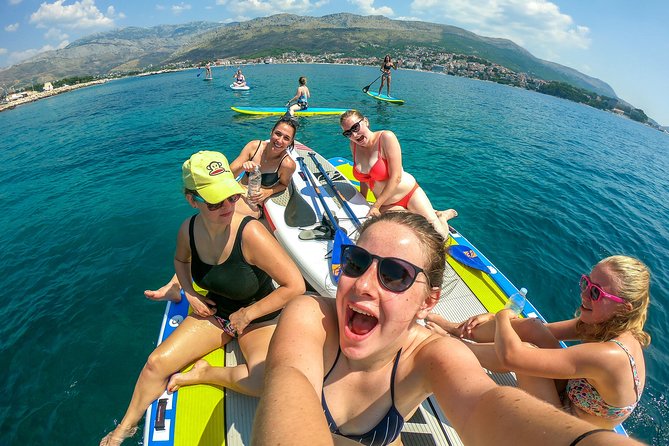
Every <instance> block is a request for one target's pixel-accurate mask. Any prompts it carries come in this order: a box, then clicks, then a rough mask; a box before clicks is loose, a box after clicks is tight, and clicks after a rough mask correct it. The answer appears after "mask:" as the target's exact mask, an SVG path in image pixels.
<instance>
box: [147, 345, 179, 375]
mask: <svg viewBox="0 0 669 446" xmlns="http://www.w3.org/2000/svg"><path fill="white" fill-rule="evenodd" d="M167 364H168V358H167V355H166V354H164V353H159V352H156V351H153V352H152V353H151V354H150V355H149V358H148V359H147V360H146V364H144V372H146V373H150V374H153V375H164V374H169V373H171V372H172V371H171V370H167Z"/></svg>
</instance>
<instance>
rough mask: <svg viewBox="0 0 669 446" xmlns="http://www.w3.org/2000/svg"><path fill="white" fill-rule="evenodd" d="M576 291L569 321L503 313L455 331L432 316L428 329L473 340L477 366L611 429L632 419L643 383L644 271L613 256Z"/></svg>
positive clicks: (646, 337) (472, 321)
mask: <svg viewBox="0 0 669 446" xmlns="http://www.w3.org/2000/svg"><path fill="white" fill-rule="evenodd" d="M580 288H581V299H580V307H579V308H578V310H577V317H576V318H574V319H570V320H565V321H560V322H552V323H547V324H544V323H543V322H541V321H540V320H539V319H536V318H524V319H521V318H515V314H514V313H513V312H512V311H510V310H502V311H500V312H498V313H497V314H496V315H494V314H491V313H486V314H482V315H478V316H474V317H471V318H469V319H468V320H466V321H465V322H463V323H461V324H457V323H452V322H449V321H447V320H445V319H444V318H443V317H442V316H440V315H437V314H430V315H428V317H427V321H428V322H427V327H428V328H430V329H432V330H433V331H437V332H442V333H443V334H446V333H450V334H451V335H453V336H456V337H461V338H465V339H470V340H473V341H476V342H474V343H471V342H466V343H465V344H466V345H467V346H469V347H470V348H471V350H472V351H473V352H474V353H475V354H476V356H477V357H478V358H479V360H480V362H481V365H482V366H483V367H485V368H487V369H489V370H494V371H508V370H511V371H513V372H515V373H516V377H517V379H518V386H519V387H520V388H522V389H524V390H526V391H527V392H529V393H531V394H533V395H534V396H536V397H539V398H541V399H543V400H545V401H548V402H549V403H552V404H553V405H555V406H556V407H558V408H563V409H564V410H566V411H567V412H569V413H571V414H573V415H576V416H577V417H579V418H583V419H584V420H586V421H588V422H590V423H592V424H595V425H597V426H600V427H603V428H607V429H612V428H614V427H615V426H617V425H619V424H620V423H622V422H623V421H624V420H625V419H626V418H627V417H629V415H630V414H631V413H632V411H633V410H634V408H635V407H636V405H637V404H638V402H639V398H641V393H642V391H643V387H644V383H645V381H646V366H645V361H644V357H643V348H645V347H647V346H648V345H649V344H650V335H648V333H646V332H645V331H644V330H643V328H644V323H645V321H646V316H647V312H648V306H649V304H650V272H649V271H648V268H647V267H646V265H644V264H643V263H642V262H641V261H639V260H637V259H635V258H632V257H628V256H622V255H616V256H611V257H607V258H605V259H603V260H601V261H600V262H599V263H597V265H595V267H594V268H593V269H592V271H591V272H590V274H589V275H585V274H584V275H583V276H581V281H580ZM574 340H578V341H582V342H581V343H580V344H576V345H572V346H569V347H567V348H560V347H561V346H560V343H559V341H574ZM493 341H494V343H493V344H491V342H493Z"/></svg>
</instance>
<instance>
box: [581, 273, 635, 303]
mask: <svg viewBox="0 0 669 446" xmlns="http://www.w3.org/2000/svg"><path fill="white" fill-rule="evenodd" d="M579 285H580V286H581V291H586V292H587V293H588V296H589V297H590V300H593V301H597V300H599V298H600V297H606V298H607V299H611V300H612V301H614V302H620V303H624V302H626V300H625V299H622V298H620V297H618V296H614V295H613V294H609V293H607V292H606V291H604V290H603V289H602V287H600V286H599V285H595V284H594V283H592V282H590V278H589V277H588V276H586V275H585V274H583V275H582V276H581V281H580V282H579Z"/></svg>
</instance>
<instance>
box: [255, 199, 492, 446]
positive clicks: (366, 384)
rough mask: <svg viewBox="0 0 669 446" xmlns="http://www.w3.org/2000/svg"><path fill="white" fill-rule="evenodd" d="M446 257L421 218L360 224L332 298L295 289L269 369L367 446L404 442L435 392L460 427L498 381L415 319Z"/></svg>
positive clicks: (431, 300) (437, 284) (425, 308)
mask: <svg viewBox="0 0 669 446" xmlns="http://www.w3.org/2000/svg"><path fill="white" fill-rule="evenodd" d="M445 255H446V251H445V246H444V237H442V235H441V234H439V233H438V232H437V231H436V230H435V228H434V226H433V225H432V224H430V223H429V222H428V221H427V220H426V219H425V218H424V217H423V216H421V215H418V214H414V213H411V212H388V213H385V214H382V215H380V216H375V217H373V218H371V219H368V220H367V221H365V223H363V225H362V227H361V228H360V237H359V238H358V241H357V245H346V246H344V248H343V250H342V254H341V258H342V260H341V276H340V278H339V284H338V287H337V294H336V299H331V298H323V297H315V296H300V297H298V298H296V299H293V300H291V302H290V303H289V304H288V305H287V306H286V308H285V309H284V311H283V313H282V315H281V320H280V322H279V324H278V326H277V330H276V331H275V334H274V338H273V339H272V348H271V349H270V352H269V354H268V362H267V365H268V366H269V367H268V368H266V376H272V374H273V373H275V372H278V370H280V369H282V368H286V367H287V368H290V369H292V370H293V371H294V374H295V375H296V376H297V377H299V378H301V379H305V380H308V382H309V383H311V386H312V388H311V392H312V393H313V395H318V397H319V398H320V399H321V404H322V410H323V411H325V418H327V422H326V421H325V418H323V423H325V424H326V425H328V427H329V429H330V432H332V434H333V435H336V436H343V437H347V438H349V439H352V440H353V441H357V442H361V443H363V444H367V445H369V444H375V445H389V444H393V445H395V444H400V443H399V442H400V441H401V440H400V439H398V437H399V435H400V432H401V430H402V426H403V424H404V422H405V420H407V419H409V418H410V417H411V415H412V414H413V413H414V412H415V411H416V410H417V408H418V406H419V405H420V404H421V403H422V401H423V400H424V399H425V398H427V397H428V396H430V395H431V394H432V393H434V394H435V395H436V397H437V399H438V401H439V403H440V405H441V407H442V409H443V410H444V413H445V414H446V416H447V418H448V420H449V421H450V422H451V423H452V425H453V426H455V427H456V428H461V427H462V426H463V425H464V424H465V422H466V418H467V414H468V413H469V411H470V409H471V408H472V407H474V406H475V405H476V403H477V401H478V398H479V397H480V396H481V395H483V394H484V393H485V392H486V391H488V390H491V389H493V388H494V387H496V384H495V383H494V382H493V381H492V379H490V378H489V377H488V376H487V375H486V374H485V372H484V371H483V369H481V367H480V366H479V364H478V361H477V360H476V357H475V356H474V355H473V354H472V353H471V351H469V350H468V349H467V348H466V347H465V346H464V345H462V344H461V343H460V342H458V341H457V340H455V339H451V338H447V337H443V336H438V335H435V334H434V333H431V332H430V331H429V330H428V329H426V328H425V327H423V326H422V325H420V324H419V323H418V322H417V320H419V319H423V318H425V317H426V316H427V314H428V313H429V312H430V310H431V309H432V308H433V307H434V305H435V304H436V303H437V301H438V299H439V295H440V293H441V283H442V279H443V274H444V265H445ZM296 352H299V354H296ZM270 364H271V365H270ZM290 388H291V386H290V385H287V386H285V388H284V389H285V391H286V397H289V398H292V396H291V392H290V391H289V389H290ZM321 413H322V411H321ZM375 436H376V437H377V438H376V440H373V438H374V437H375ZM384 438H385V440H384ZM260 444H264V443H262V442H261V443H260Z"/></svg>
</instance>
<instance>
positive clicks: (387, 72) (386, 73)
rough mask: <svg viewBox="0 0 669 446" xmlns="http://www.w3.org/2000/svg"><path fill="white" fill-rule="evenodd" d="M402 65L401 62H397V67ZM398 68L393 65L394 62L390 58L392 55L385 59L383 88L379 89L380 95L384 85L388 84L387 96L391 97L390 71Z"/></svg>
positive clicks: (382, 67) (382, 66)
mask: <svg viewBox="0 0 669 446" xmlns="http://www.w3.org/2000/svg"><path fill="white" fill-rule="evenodd" d="M399 65H400V62H397V66H399ZM397 66H396V65H395V64H394V63H393V60H392V59H391V58H390V54H386V57H384V58H383V63H382V64H381V73H383V74H381V86H380V87H379V94H381V90H383V83H384V82H385V83H386V95H388V96H390V77H391V76H390V69H391V68H392V69H393V70H397Z"/></svg>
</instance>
